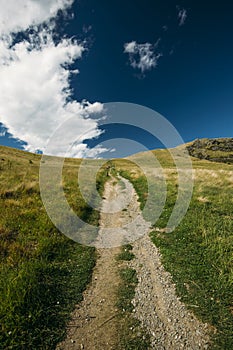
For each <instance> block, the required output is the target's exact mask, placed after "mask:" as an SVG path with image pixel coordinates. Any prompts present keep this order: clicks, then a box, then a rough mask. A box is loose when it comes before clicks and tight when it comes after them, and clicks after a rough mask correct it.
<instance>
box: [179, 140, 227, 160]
mask: <svg viewBox="0 0 233 350" xmlns="http://www.w3.org/2000/svg"><path fill="white" fill-rule="evenodd" d="M186 148H187V150H188V152H189V154H190V155H191V156H192V157H196V158H199V159H206V160H210V161H212V162H221V163H229V164H233V138H216V139H196V140H194V141H193V142H190V143H188V144H187V146H186Z"/></svg>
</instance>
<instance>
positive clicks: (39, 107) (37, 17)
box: [0, 0, 103, 156]
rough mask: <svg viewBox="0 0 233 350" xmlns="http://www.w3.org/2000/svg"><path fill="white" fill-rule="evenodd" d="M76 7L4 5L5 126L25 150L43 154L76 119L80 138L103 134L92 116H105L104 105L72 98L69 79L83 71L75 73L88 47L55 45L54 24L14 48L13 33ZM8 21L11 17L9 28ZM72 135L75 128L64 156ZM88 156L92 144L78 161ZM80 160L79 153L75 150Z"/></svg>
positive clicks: (51, 1)
mask: <svg viewBox="0 0 233 350" xmlns="http://www.w3.org/2000/svg"><path fill="white" fill-rule="evenodd" d="M1 2H3V1H1V0H0V5H1ZM72 2H73V0H40V1H35V0H34V1H32V0H28V1H26V0H22V1H20V2H19V3H20V5H19V4H18V2H15V1H12V0H8V2H7V6H6V7H5V8H4V6H2V8H4V14H5V15H4V14H3V13H2V12H1V14H0V32H1V33H2V34H3V35H2V36H1V39H0V82H1V84H0V122H1V123H2V124H3V125H4V126H5V128H6V129H7V131H8V132H9V133H10V134H12V135H13V137H14V138H17V139H19V140H22V141H24V142H26V143H27V145H26V146H25V149H26V150H29V151H33V152H34V151H36V150H38V149H39V150H42V151H43V150H44V149H45V147H46V143H47V141H48V140H49V138H50V136H51V135H52V133H53V132H54V131H55V129H56V128H58V126H59V125H62V124H63V123H64V122H65V121H67V120H69V119H70V118H71V119H72V118H74V119H75V120H76V129H77V125H78V130H77V137H79V136H81V135H82V134H84V133H86V132H87V131H88V130H92V131H91V133H89V136H90V137H92V136H96V135H98V134H99V131H98V128H97V121H96V119H95V120H94V119H91V118H90V115H91V114H93V113H100V112H101V111H102V109H103V106H102V104H100V103H97V102H96V103H93V104H91V103H89V102H86V101H85V102H78V101H76V100H72V99H71V95H72V91H71V87H70V82H69V80H70V76H71V74H72V73H73V74H74V73H75V74H78V71H77V70H76V71H73V72H72V71H71V70H70V69H69V66H70V65H71V64H72V63H73V62H75V60H77V59H79V58H81V56H82V53H83V52H84V50H85V48H84V46H83V44H80V43H77V42H76V41H74V40H70V39H61V40H60V42H59V43H57V44H55V43H54V40H53V33H52V30H53V24H51V23H50V24H48V23H49V22H47V24H46V26H44V27H43V29H38V28H37V27H33V29H34V32H33V34H30V36H29V37H28V38H27V39H25V40H23V41H20V42H17V43H13V40H12V36H11V32H16V31H17V30H26V29H27V28H28V26H31V25H37V24H40V23H41V22H42V21H48V20H49V19H50V18H52V17H53V16H55V15H56V13H57V11H58V9H61V10H63V9H65V8H67V6H69V5H71V3H72ZM17 11H19V12H18V13H17ZM34 11H35V12H34ZM6 13H9V16H6ZM13 17H14V18H13ZM4 18H6V19H8V18H9V23H8V24H7V25H6V28H5V29H4V28H3V27H4V26H3V24H4V21H3V19H4ZM31 28H32V27H31ZM69 133H70V134H71V133H73V128H72V124H71V130H66V133H62V132H61V133H60V138H59V142H57V144H56V145H55V147H54V148H53V154H55V155H63V154H64V152H65V151H66V149H67V148H68V147H69V146H70V144H69V142H70V138H69V136H70V134H69ZM86 138H87V135H86ZM81 141H83V139H82V137H80V142H81ZM99 151H100V152H101V147H100V148H99ZM85 152H87V146H86V145H82V144H81V145H79V147H77V155H78V156H81V155H82V154H85ZM74 155H75V150H73V151H72V156H74Z"/></svg>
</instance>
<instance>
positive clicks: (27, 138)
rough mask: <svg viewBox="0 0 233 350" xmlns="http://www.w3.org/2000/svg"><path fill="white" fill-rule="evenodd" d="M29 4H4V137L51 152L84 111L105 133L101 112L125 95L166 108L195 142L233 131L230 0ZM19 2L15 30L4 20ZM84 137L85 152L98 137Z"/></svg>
mask: <svg viewBox="0 0 233 350" xmlns="http://www.w3.org/2000/svg"><path fill="white" fill-rule="evenodd" d="M2 2H3V0H2ZM3 3H4V4H5V2H3ZM21 3H24V6H22V4H21V5H16V6H14V7H13V6H12V7H11V6H10V5H4V4H2V5H1V8H4V6H5V10H4V11H2V13H1V15H0V39H1V48H2V47H3V49H4V50H2V55H1V57H0V85H2V87H1V86H0V95H1V96H2V97H0V122H1V123H2V124H1V129H0V135H1V136H0V143H1V144H2V145H9V146H12V147H19V148H24V149H26V150H29V151H33V152H35V151H36V150H42V151H44V145H45V144H46V140H47V139H48V138H49V137H50V135H51V134H52V133H53V132H54V131H55V129H56V128H57V127H58V125H60V124H62V123H63V122H64V121H65V120H66V118H70V117H73V116H76V115H78V118H79V122H80V134H82V133H83V132H84V131H87V130H90V129H92V130H94V132H93V133H91V134H90V135H89V137H91V136H95V137H97V136H98V121H97V119H96V117H93V115H92V113H94V114H96V113H97V114H98V113H100V114H101V113H102V110H101V105H102V104H105V103H109V102H118V101H119V102H129V103H135V104H140V105H143V106H146V107H149V108H151V109H153V110H155V111H157V112H159V113H160V114H162V115H163V116H164V117H165V118H167V119H168V120H169V121H170V122H171V123H172V124H173V125H174V127H175V128H176V129H177V130H178V132H179V133H180V135H181V136H182V138H183V140H184V141H185V142H186V141H190V140H193V139H195V138H202V137H232V132H233V128H232V115H233V102H232V95H233V79H232V76H233V65H232V62H233V44H232V37H233V25H232V14H233V5H232V4H230V2H228V1H226V0H223V1H221V3H211V4H208V3H207V2H206V3H205V2H203V1H152V0H145V1H143V2H142V1H138V0H136V1H127V2H126V1H122V0H118V1H100V2H96V1H93V0H85V1H84V0H79V1H72V0H62V1H61V2H58V1H56V0H48V1H46V2H45V1H34V3H38V8H37V9H35V8H33V6H35V4H33V1H32V0H23V1H22V2H21ZM0 4H1V1H0ZM58 4H59V5H58ZM59 6H60V7H59ZM17 11H18V16H16V17H18V18H20V21H19V23H17V18H16V19H15V22H14V23H8V24H7V26H8V27H7V29H6V25H5V26H4V20H5V19H6V18H11V17H12V15H13V14H14V13H16V12H17ZM26 14H27V16H26ZM25 18H26V19H25ZM12 33H16V34H17V35H16V34H14V35H12ZM19 33H20V35H19ZM41 33H43V35H44V36H45V33H46V35H47V39H46V40H45V39H42V37H43V35H42V34H41ZM12 37H13V39H12ZM38 38H40V42H39V44H38ZM69 38H72V40H70V39H69ZM19 43H21V45H19ZM28 43H30V45H29V44H28ZM17 44H18V46H17ZM59 45H60V46H59ZM29 46H30V48H29ZM12 47H13V49H12ZM33 55H34V56H33ZM7 60H8V61H7ZM12 62H13V63H12ZM46 67H51V70H50V71H49V70H48V69H46ZM75 70H78V71H79V72H76V73H70V72H71V71H75ZM26 87H28V88H26ZM84 100H85V101H88V102H86V103H83V102H82V101H84ZM1 106H2V107H1ZM132 122H133V119H132ZM41 125H43V127H42V126H41ZM108 132H109V130H108ZM106 133H107V131H106ZM117 133H118V131H116V134H117ZM113 136H114V130H112V131H111V137H113ZM104 137H105V138H106V134H105V135H104ZM109 137H110V136H109ZM124 137H125V136H124ZM144 137H146V135H145V136H144ZM141 138H143V134H142V135H141V136H140V137H139V141H140V142H141ZM84 139H85V138H84ZM16 140H18V141H16ZM19 140H20V141H19ZM95 140H96V139H95ZM66 142H67V140H66V141H64V145H66ZM81 142H82V140H81ZM99 142H100V144H101V136H100V138H99ZM84 145H85V146H84ZM84 145H83V144H82V145H79V146H78V148H77V150H76V151H77V153H75V152H74V153H72V155H79V156H80V155H81V156H85V154H86V153H85V152H86V147H87V146H88V145H89V146H90V145H91V142H90V143H84ZM56 146H57V145H56ZM156 146H157V143H156V142H155V143H154V144H153V142H151V143H150V145H149V147H150V148H153V147H156ZM101 151H103V150H102V149H101V146H100V149H99V150H98V151H97V153H96V154H98V152H99V153H101ZM57 153H58V154H59V155H60V154H62V151H61V150H60V151H59V152H57ZM94 155H95V154H94Z"/></svg>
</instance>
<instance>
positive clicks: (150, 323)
mask: <svg viewBox="0 0 233 350" xmlns="http://www.w3.org/2000/svg"><path fill="white" fill-rule="evenodd" d="M133 252H134V254H135V256H136V259H134V260H133V261H132V262H131V263H130V266H131V267H133V268H134V269H135V270H136V271H137V276H138V280H139V283H138V286H137V288H136V293H135V297H134V299H133V304H134V306H135V309H134V316H135V317H136V318H137V319H139V320H140V321H141V322H142V325H143V326H144V327H145V329H147V331H148V332H149V333H150V335H151V337H152V349H156V350H162V349H163V350H164V349H165V350H171V349H172V350H180V349H187V350H198V349H208V342H209V336H208V333H209V331H210V327H209V326H208V324H202V323H201V322H199V321H198V320H197V318H196V317H195V316H194V315H193V314H192V313H190V312H189V311H188V310H187V308H186V307H185V305H184V304H182V303H181V302H180V300H179V298H178V297H177V295H176V292H175V285H174V284H173V283H172V278H171V275H170V274H169V273H168V272H166V271H165V269H164V267H163V265H162V264H161V259H160V258H161V257H160V254H159V251H158V249H157V248H156V246H155V245H154V244H153V243H152V242H151V240H150V238H149V237H148V235H146V236H144V237H143V238H142V239H140V240H138V241H137V242H135V243H134V248H133Z"/></svg>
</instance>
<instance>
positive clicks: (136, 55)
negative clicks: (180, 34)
mask: <svg viewBox="0 0 233 350" xmlns="http://www.w3.org/2000/svg"><path fill="white" fill-rule="evenodd" d="M158 43H159V40H158V41H157V43H156V44H155V45H152V44H151V43H144V44H139V43H137V42H136V41H131V42H129V43H125V44H124V52H125V53H127V54H129V61H130V65H131V67H133V68H135V69H139V70H140V71H141V72H142V73H144V72H145V71H147V70H151V69H152V68H155V67H156V66H157V64H158V60H159V58H160V57H161V56H162V54H161V53H155V49H156V48H157V46H158Z"/></svg>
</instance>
